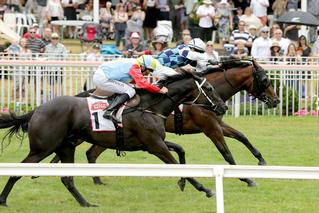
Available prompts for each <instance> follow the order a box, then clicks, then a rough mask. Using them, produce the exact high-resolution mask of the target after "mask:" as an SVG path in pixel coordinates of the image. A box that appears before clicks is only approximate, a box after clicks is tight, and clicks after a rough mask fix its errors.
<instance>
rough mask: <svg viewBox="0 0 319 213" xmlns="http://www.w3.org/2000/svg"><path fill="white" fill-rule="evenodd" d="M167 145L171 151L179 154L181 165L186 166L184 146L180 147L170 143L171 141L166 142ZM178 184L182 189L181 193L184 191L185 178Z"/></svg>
mask: <svg viewBox="0 0 319 213" xmlns="http://www.w3.org/2000/svg"><path fill="white" fill-rule="evenodd" d="M165 144H166V146H167V147H168V149H169V151H174V152H176V153H177V155H178V159H179V163H180V164H186V159H185V150H184V149H183V147H182V146H180V145H178V144H176V143H172V142H169V141H165ZM177 184H178V186H179V188H180V189H181V191H184V189H185V184H186V179H185V178H181V179H179V181H178V182H177Z"/></svg>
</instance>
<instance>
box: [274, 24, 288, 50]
mask: <svg viewBox="0 0 319 213" xmlns="http://www.w3.org/2000/svg"><path fill="white" fill-rule="evenodd" d="M272 41H273V42H278V44H279V46H280V47H281V51H282V53H283V54H284V55H285V54H286V53H287V48H288V45H289V44H290V40H289V39H287V38H283V37H282V30H280V29H277V30H275V32H274V35H273V37H272Z"/></svg>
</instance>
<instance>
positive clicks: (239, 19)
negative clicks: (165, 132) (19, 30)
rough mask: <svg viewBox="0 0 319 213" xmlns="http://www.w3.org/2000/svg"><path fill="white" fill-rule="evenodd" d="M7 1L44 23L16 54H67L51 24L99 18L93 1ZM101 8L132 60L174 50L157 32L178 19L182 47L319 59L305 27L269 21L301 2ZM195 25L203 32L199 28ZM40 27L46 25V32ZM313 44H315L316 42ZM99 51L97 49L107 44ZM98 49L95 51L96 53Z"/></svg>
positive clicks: (242, 0) (136, 0)
mask: <svg viewBox="0 0 319 213" xmlns="http://www.w3.org/2000/svg"><path fill="white" fill-rule="evenodd" d="M0 3H1V2H0ZM2 3H3V4H1V6H0V11H1V8H2V9H3V10H6V9H7V10H8V9H9V10H10V11H17V12H27V13H28V12H30V13H31V12H32V13H34V14H36V16H37V19H38V23H39V24H34V25H32V26H30V28H29V29H28V32H26V33H25V34H24V35H23V38H25V39H21V40H20V41H19V43H13V44H12V45H11V46H10V47H9V48H8V49H7V51H8V52H10V53H15V54H16V53H18V52H20V50H21V51H23V52H24V53H26V49H23V48H27V49H28V50H30V51H31V52H32V53H51V54H58V53H59V54H60V53H61V54H62V53H63V54H62V55H63V56H65V54H66V53H67V50H66V48H65V47H64V45H63V44H61V43H60V42H59V38H60V36H62V35H60V34H59V33H60V30H59V28H58V26H57V25H51V22H52V21H55V20H60V19H66V20H76V19H79V20H92V19H93V1H92V0H26V1H2ZM315 3H317V4H315ZM100 4H101V6H102V7H101V8H100V25H101V27H102V32H103V35H104V38H105V39H114V41H115V44H116V46H117V47H118V48H119V50H120V51H122V53H123V55H124V56H126V57H136V56H139V55H142V54H145V53H146V54H159V53H160V52H161V51H163V50H164V49H165V48H167V47H168V45H169V40H168V39H167V37H166V38H165V37H157V35H154V33H153V30H154V28H155V27H156V26H157V21H159V20H171V21H172V29H173V31H174V34H173V42H176V45H179V44H188V42H189V41H190V40H191V39H192V37H194V36H195V35H196V36H199V37H200V38H201V39H202V40H203V41H205V42H209V43H207V47H208V48H210V47H211V46H213V45H215V42H216V41H218V43H219V44H220V45H219V46H220V47H222V48H223V47H224V46H225V49H226V54H228V55H231V56H233V57H236V58H244V57H246V56H253V57H255V58H258V59H268V58H269V57H271V56H274V57H278V56H286V57H287V58H292V57H307V56H319V41H318V39H317V38H316V39H317V40H316V41H315V42H312V44H311V45H309V43H308V42H307V38H308V37H307V36H304V35H300V26H298V25H287V24H278V23H275V22H274V20H273V19H269V17H271V16H269V15H273V17H274V18H278V17H279V16H281V15H282V14H284V12H286V11H293V10H298V8H300V1H298V0H250V1H249V0H220V1H218V0H203V1H202V3H201V4H199V3H197V1H191V0H188V1H183V0H122V1H119V0H118V1H115V0H112V1H100ZM309 5H313V6H314V7H313V8H311V9H310V8H309V12H310V13H312V14H313V15H315V16H316V17H319V6H318V5H319V0H309ZM23 10H24V11H23ZM194 15H195V16H194ZM196 20H197V21H196ZM194 23H195V24H196V25H197V28H194V27H193V26H194ZM269 25H270V26H269ZM39 26H40V27H42V26H43V29H40V28H39ZM196 30H197V32H196ZM65 33H66V35H64V36H65V37H69V38H76V37H77V35H76V34H77V32H76V29H75V27H68V29H67V30H66V31H65ZM214 33H217V37H218V39H215V36H213V35H214ZM315 34H317V33H315ZM52 35H54V37H52ZM214 39H215V40H214ZM310 40H312V41H314V40H313V39H311V38H310ZM22 45H24V47H22ZM93 47H94V48H95V49H96V48H97V47H101V46H100V45H96V46H93ZM93 47H92V48H91V49H90V50H89V51H93V52H94V48H93ZM22 49H23V50H22ZM293 49H294V50H293ZM223 54H225V52H223ZM213 55H216V54H215V53H214V54H213Z"/></svg>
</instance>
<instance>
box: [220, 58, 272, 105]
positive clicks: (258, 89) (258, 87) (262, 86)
mask: <svg viewBox="0 0 319 213" xmlns="http://www.w3.org/2000/svg"><path fill="white" fill-rule="evenodd" d="M249 62H250V61H249ZM251 65H252V69H253V72H252V75H253V83H252V90H251V92H249V94H250V95H252V96H254V97H255V98H259V99H261V100H265V97H264V95H263V93H264V92H265V90H266V89H267V88H268V87H269V86H270V81H269V80H268V78H267V77H265V75H263V70H262V68H258V67H257V68H256V66H255V65H254V63H252V64H251ZM222 70H223V73H224V78H225V81H226V82H227V83H228V84H229V86H230V87H231V88H232V89H234V90H235V89H236V88H235V87H234V86H233V84H232V83H231V82H230V81H229V79H228V78H227V73H226V72H227V70H225V69H222Z"/></svg>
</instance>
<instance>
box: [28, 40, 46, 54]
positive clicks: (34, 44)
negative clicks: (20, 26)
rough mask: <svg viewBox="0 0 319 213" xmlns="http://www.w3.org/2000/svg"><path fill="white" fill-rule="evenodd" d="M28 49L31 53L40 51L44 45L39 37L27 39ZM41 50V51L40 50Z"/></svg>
mask: <svg viewBox="0 0 319 213" xmlns="http://www.w3.org/2000/svg"><path fill="white" fill-rule="evenodd" d="M27 47H28V49H30V50H31V51H32V53H41V51H42V49H43V48H44V47H45V43H44V42H43V41H42V40H41V39H37V38H36V39H28V46H27ZM42 52H43V51H42Z"/></svg>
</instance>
